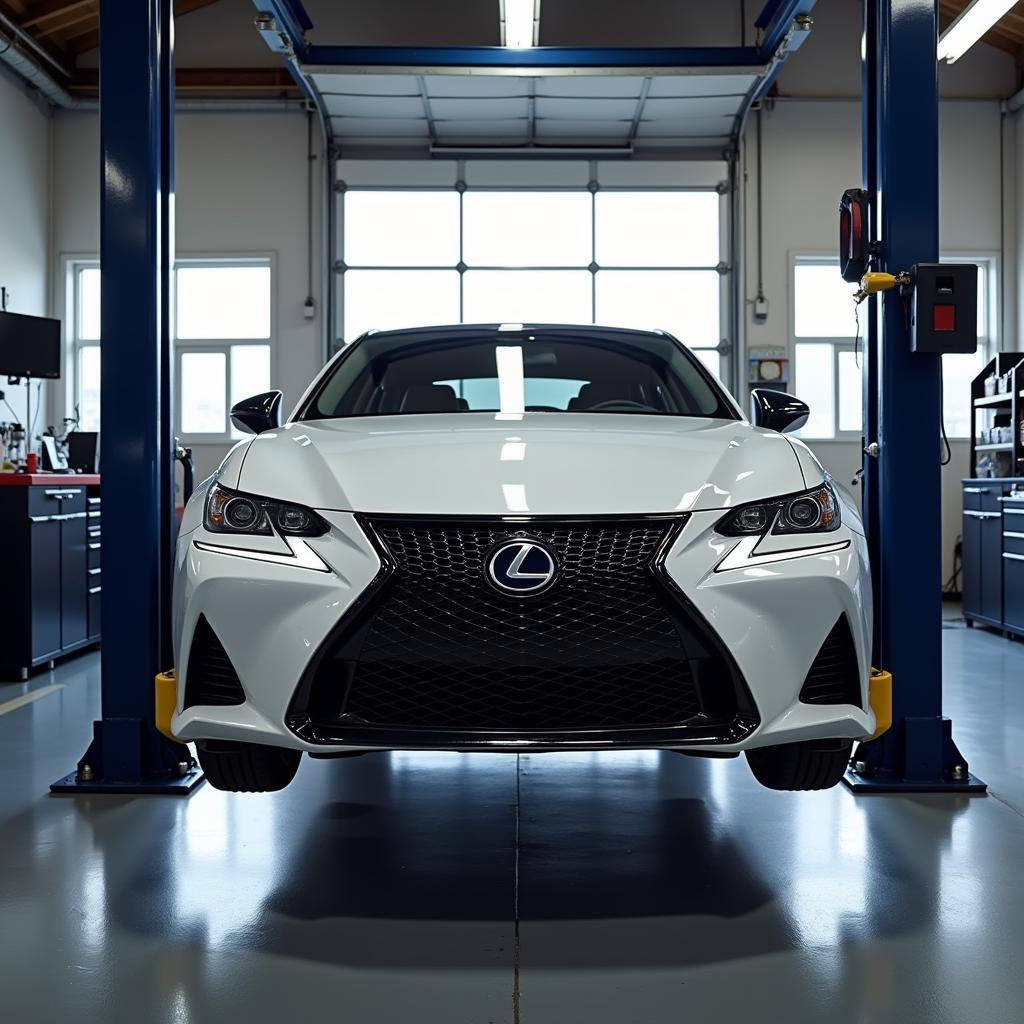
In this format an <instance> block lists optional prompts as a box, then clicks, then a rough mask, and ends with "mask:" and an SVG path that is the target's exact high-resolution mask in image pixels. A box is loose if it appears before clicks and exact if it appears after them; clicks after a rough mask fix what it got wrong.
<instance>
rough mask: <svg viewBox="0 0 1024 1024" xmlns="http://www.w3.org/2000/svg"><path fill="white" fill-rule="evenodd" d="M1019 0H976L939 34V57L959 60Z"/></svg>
mask: <svg viewBox="0 0 1024 1024" xmlns="http://www.w3.org/2000/svg"><path fill="white" fill-rule="evenodd" d="M1016 2H1017V0H974V2H973V3H972V4H970V5H969V6H968V7H967V8H966V9H965V10H964V11H963V13H962V14H961V15H960V16H959V17H958V18H957V19H956V21H954V22H953V24H952V25H950V26H949V28H947V29H946V31H945V32H943V33H942V35H941V36H939V46H938V59H939V60H944V61H945V62H946V63H947V64H952V63H953V61H955V60H959V59H960V58H961V57H962V56H963V55H964V54H965V53H966V52H967V51H968V50H969V49H970V48H971V47H972V46H973V45H974V44H975V43H976V42H977V41H978V40H979V39H980V38H981V37H982V36H983V35H984V34H985V33H986V32H987V31H988V30H989V29H990V28H992V26H993V25H995V24H996V22H998V21H999V19H1000V18H1001V17H1002V16H1003V15H1004V14H1006V12H1007V11H1008V10H1009V9H1010V8H1011V7H1012V6H1013V5H1014V4H1015V3H1016Z"/></svg>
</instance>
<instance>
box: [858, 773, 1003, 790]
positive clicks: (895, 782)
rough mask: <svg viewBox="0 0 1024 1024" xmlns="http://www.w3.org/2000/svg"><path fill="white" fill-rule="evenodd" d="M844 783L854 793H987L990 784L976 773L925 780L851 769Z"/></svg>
mask: <svg viewBox="0 0 1024 1024" xmlns="http://www.w3.org/2000/svg"><path fill="white" fill-rule="evenodd" d="M843 785H844V786H846V788H847V789H849V790H851V791H852V792H854V793H969V794H970V793H974V794H977V793H985V792H986V791H987V790H988V786H987V785H986V784H985V783H984V782H982V781H981V779H979V778H978V777H977V776H976V775H970V774H968V776H967V778H966V779H963V780H959V779H950V780H949V781H948V782H947V781H941V782H925V781H920V780H916V779H898V778H892V777H889V778H886V777H885V776H884V775H858V774H857V773H856V772H854V771H852V770H850V771H848V772H847V773H846V774H845V775H844V776H843Z"/></svg>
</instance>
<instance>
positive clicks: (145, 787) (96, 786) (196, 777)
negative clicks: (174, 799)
mask: <svg viewBox="0 0 1024 1024" xmlns="http://www.w3.org/2000/svg"><path fill="white" fill-rule="evenodd" d="M204 778H205V776H204V775H203V770H202V769H201V768H193V769H192V771H190V772H189V773H188V774H187V775H175V776H169V777H167V778H155V779H145V780H143V781H141V782H118V781H116V780H114V779H111V780H110V781H109V782H108V781H106V780H104V779H90V780H89V781H87V782H86V781H83V780H81V779H79V778H78V774H77V772H72V773H71V774H70V775H65V776H64V778H62V779H58V780H57V781H56V782H55V783H53V785H52V786H50V792H51V793H58V794H62V795H65V794H73V793H145V794H151V793H164V794H167V795H168V796H188V794H189V793H191V792H192V790H193V789H195V788H196V786H198V785H199V783H200V782H202V781H203V779H204Z"/></svg>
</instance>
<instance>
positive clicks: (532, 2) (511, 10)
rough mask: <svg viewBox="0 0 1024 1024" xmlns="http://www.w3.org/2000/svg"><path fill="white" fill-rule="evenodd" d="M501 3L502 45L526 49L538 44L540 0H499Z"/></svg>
mask: <svg viewBox="0 0 1024 1024" xmlns="http://www.w3.org/2000/svg"><path fill="white" fill-rule="evenodd" d="M499 3H500V4H501V45H502V46H506V47H508V48H509V49H512V50H525V49H527V48H529V47H531V46H536V45H537V28H538V25H539V23H540V0H499Z"/></svg>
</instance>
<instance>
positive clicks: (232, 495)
mask: <svg viewBox="0 0 1024 1024" xmlns="http://www.w3.org/2000/svg"><path fill="white" fill-rule="evenodd" d="M203 525H204V526H205V527H206V529H207V530H210V531H211V532H213V533H234V534H247V535H252V534H258V535H262V536H264V537H269V536H271V535H273V534H274V533H275V532H277V533H280V534H283V535H285V536H288V537H322V536H323V535H324V534H325V533H326V532H327V530H328V526H327V524H326V523H325V522H324V521H323V520H322V519H321V518H320V517H319V516H318V515H317V514H316V513H315V512H314V511H313V510H312V509H309V508H303V507H302V506H301V505H286V504H284V503H283V502H280V501H269V500H268V499H266V498H257V497H254V496H253V495H251V494H239V493H238V492H237V491H229V490H228V489H227V488H226V487H221V486H220V484H214V485H213V486H212V487H211V488H210V490H209V493H208V494H207V495H206V514H205V515H204V516H203Z"/></svg>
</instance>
